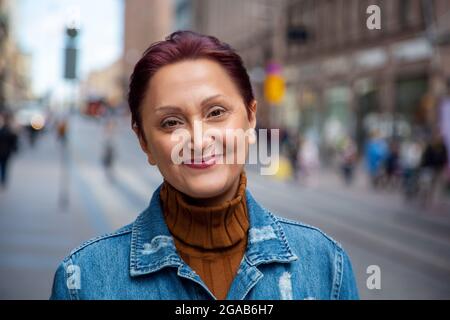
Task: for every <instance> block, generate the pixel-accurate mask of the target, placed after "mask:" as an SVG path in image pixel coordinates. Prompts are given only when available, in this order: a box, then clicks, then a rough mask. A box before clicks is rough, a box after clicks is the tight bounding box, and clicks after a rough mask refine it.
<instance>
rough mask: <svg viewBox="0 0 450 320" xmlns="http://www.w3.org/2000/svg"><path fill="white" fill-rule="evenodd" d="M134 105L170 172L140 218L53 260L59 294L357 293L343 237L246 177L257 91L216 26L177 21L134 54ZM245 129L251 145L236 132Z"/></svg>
mask: <svg viewBox="0 0 450 320" xmlns="http://www.w3.org/2000/svg"><path fill="white" fill-rule="evenodd" d="M129 105H130V109H131V114H132V128H133V130H134V132H135V133H136V135H137V137H138V139H139V142H140V145H141V148H142V150H143V151H144V152H145V153H146V155H147V158H148V162H149V163H150V165H156V166H157V167H158V169H159V170H160V172H161V174H162V175H163V177H164V182H163V183H162V184H161V185H160V186H159V187H158V188H157V189H156V191H155V192H154V193H153V197H152V199H151V202H150V205H149V207H148V208H147V209H146V210H145V211H144V212H142V213H141V214H140V215H139V217H138V218H137V219H136V221H135V222H134V223H132V224H130V225H128V226H125V227H123V228H121V229H120V230H118V231H116V232H114V233H112V234H108V235H105V236H101V237H98V238H95V239H92V240H90V241H88V242H86V243H84V244H83V245H81V246H80V247H78V248H76V249H75V250H73V251H72V252H71V254H70V255H69V256H68V257H67V258H66V259H65V260H64V261H63V262H62V263H61V265H60V266H59V268H58V270H57V271H56V275H55V279H54V285H53V292H52V298H54V299H311V298H315V299H354V298H357V297H358V295H357V288H356V285H355V280H354V276H353V272H352V267H351V264H350V261H349V259H348V256H347V255H346V253H345V252H344V251H343V249H342V248H341V247H340V246H339V244H338V243H336V242H335V241H333V240H332V239H330V238H328V237H327V236H326V235H324V234H323V233H322V232H321V231H319V230H317V229H315V228H312V227H309V226H305V225H303V224H300V223H298V222H295V221H291V220H287V219H284V218H281V217H278V216H275V215H273V214H272V213H271V212H269V211H267V210H266V209H264V208H263V207H262V206H261V205H259V204H258V202H256V200H255V199H254V198H253V197H252V195H251V194H250V192H249V191H248V190H247V189H246V184H247V179H246V175H245V171H244V163H241V161H237V158H238V157H237V156H238V154H239V152H240V151H242V150H240V149H239V148H243V151H244V153H245V156H247V154H248V145H249V144H250V143H255V140H256V139H255V133H254V128H255V125H256V118H255V116H256V101H255V99H254V96H253V92H252V88H251V85H250V81H249V77H248V74H247V72H246V70H245V68H244V66H243V63H242V60H241V58H240V57H239V56H238V55H237V54H236V53H235V52H234V51H233V49H231V48H230V47H229V46H228V45H227V44H225V43H223V42H220V41H219V40H217V39H216V38H214V37H210V36H204V35H200V34H197V33H193V32H189V31H179V32H175V33H173V34H172V35H170V36H169V37H168V38H167V39H166V40H165V41H162V42H158V43H155V44H153V45H152V46H150V48H149V49H147V51H146V52H145V53H144V55H143V57H142V58H141V60H140V61H139V62H138V63H137V65H136V67H135V69H134V72H133V75H132V76H131V83H130V91H129ZM198 129H201V130H202V132H203V131H205V132H208V131H213V132H215V135H214V134H211V135H207V134H205V135H202V134H199V133H198ZM243 131H244V132H246V134H245V139H244V144H243V145H242V144H241V145H239V143H236V144H234V143H230V140H229V137H230V135H231V137H232V134H233V133H235V132H243ZM247 133H249V134H247ZM180 146H182V148H181V147H180ZM174 150H175V151H174ZM230 155H231V157H230V158H231V159H232V161H228V159H229V158H228V157H229V156H230ZM180 158H181V159H180ZM224 158H226V159H227V161H223V160H224Z"/></svg>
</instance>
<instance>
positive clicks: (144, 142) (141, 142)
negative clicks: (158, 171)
mask: <svg viewBox="0 0 450 320" xmlns="http://www.w3.org/2000/svg"><path fill="white" fill-rule="evenodd" d="M131 127H132V129H133V131H134V133H135V134H136V136H137V138H138V140H139V145H140V146H141V149H142V151H144V153H145V154H146V155H147V161H148V163H149V164H150V165H152V166H154V165H156V161H155V158H154V157H153V154H152V152H151V151H150V148H149V147H148V144H147V139H145V137H144V132H143V131H141V130H139V128H138V126H137V124H135V123H134V124H132V125H131Z"/></svg>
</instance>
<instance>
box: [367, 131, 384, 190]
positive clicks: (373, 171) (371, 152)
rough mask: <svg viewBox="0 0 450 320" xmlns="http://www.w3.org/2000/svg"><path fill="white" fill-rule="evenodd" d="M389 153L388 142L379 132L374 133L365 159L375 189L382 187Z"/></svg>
mask: <svg viewBox="0 0 450 320" xmlns="http://www.w3.org/2000/svg"><path fill="white" fill-rule="evenodd" d="M387 153H388V147H387V144H386V141H385V140H384V139H383V138H382V137H381V136H380V133H379V131H373V132H372V134H371V138H370V140H369V141H368V142H367V144H366V147H365V159H366V164H367V171H368V173H369V178H370V182H371V184H372V186H373V187H374V188H376V187H378V186H379V185H380V181H381V179H382V177H383V174H384V172H383V169H384V162H385V160H386V157H387Z"/></svg>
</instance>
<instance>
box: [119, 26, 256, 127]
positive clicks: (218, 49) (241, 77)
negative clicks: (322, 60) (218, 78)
mask: <svg viewBox="0 0 450 320" xmlns="http://www.w3.org/2000/svg"><path fill="white" fill-rule="evenodd" d="M198 58H207V59H211V60H213V61H215V62H217V63H219V64H220V65H221V66H222V67H223V68H224V69H225V70H226V71H227V73H228V74H229V76H230V77H231V78H232V80H233V81H234V82H235V84H236V86H237V88H238V90H239V93H240V94H241V96H242V99H243V101H244V104H245V106H246V109H247V114H249V108H250V105H251V103H252V101H253V100H254V95H253V90H252V86H251V83H250V78H249V76H248V74H247V70H246V69H245V67H244V64H243V62H242V59H241V57H240V56H239V55H238V54H237V53H236V51H235V50H234V49H233V48H232V47H231V46H230V45H228V44H227V43H224V42H221V41H220V40H218V39H217V38H215V37H213V36H207V35H202V34H199V33H196V32H193V31H176V32H174V33H172V34H171V35H169V36H168V37H167V38H166V39H165V40H164V41H159V42H155V43H153V44H152V45H150V47H149V48H148V49H147V50H145V52H144V54H143V55H142V57H141V59H140V60H139V61H138V62H137V64H136V66H135V67H134V71H133V74H132V75H131V77H130V88H129V92H128V104H129V106H130V111H131V122H132V125H133V126H135V127H136V128H137V129H138V132H139V133H142V123H141V116H140V105H141V104H142V101H143V100H144V97H145V94H146V91H147V88H148V84H149V82H150V80H151V78H152V77H153V75H154V74H155V73H156V72H157V71H158V70H159V69H160V68H161V67H164V66H166V65H169V64H172V63H175V62H179V61H181V60H187V59H198Z"/></svg>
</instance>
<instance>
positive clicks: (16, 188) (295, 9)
mask: <svg viewBox="0 0 450 320" xmlns="http://www.w3.org/2000/svg"><path fill="white" fill-rule="evenodd" d="M180 30H184V31H193V32H194V33H196V34H197V33H198V34H201V35H207V36H213V37H216V38H217V39H213V38H210V37H208V38H207V39H209V40H208V41H212V42H214V43H216V41H217V43H222V42H224V43H226V44H227V46H225V45H224V47H227V48H228V45H229V46H230V47H231V48H233V50H234V51H235V52H236V53H237V54H238V55H239V57H240V58H241V59H242V63H243V67H244V68H245V71H246V72H243V71H242V75H241V76H239V77H234V76H231V73H228V75H230V76H231V77H230V79H231V80H233V81H234V82H236V83H237V85H238V86H237V87H236V88H240V85H239V83H240V82H246V81H247V82H248V81H249V82H250V84H248V83H247V88H248V89H246V90H244V91H251V92H250V93H251V95H250V94H245V95H243V94H242V92H240V91H242V90H241V89H240V90H239V92H240V94H241V95H242V97H243V98H245V99H244V100H245V101H244V102H245V103H246V105H245V107H246V108H247V110H246V111H247V112H248V111H249V110H250V109H251V108H253V107H252V105H253V102H255V101H256V102H257V112H256V121H255V122H256V125H255V126H256V127H255V129H256V132H257V133H258V134H259V135H258V136H257V137H256V139H255V140H257V142H258V143H259V144H258V148H261V147H266V146H267V147H269V149H270V152H269V154H270V158H271V157H272V155H273V156H274V159H278V160H277V161H276V164H278V165H279V166H278V169H277V171H276V172H274V173H273V174H272V175H264V174H262V173H261V171H260V169H261V166H263V165H264V163H263V162H264V161H261V154H260V155H259V156H260V157H259V158H258V160H259V161H260V162H259V163H257V164H254V163H252V164H247V167H246V172H247V176H248V189H249V190H250V192H252V194H253V195H254V197H255V198H256V200H258V202H259V203H261V204H262V205H264V206H265V207H267V208H268V209H270V210H271V211H272V212H274V213H275V214H277V215H280V216H284V217H286V218H289V219H292V220H296V221H300V222H303V223H305V224H308V225H312V226H314V227H317V228H319V229H321V230H323V231H324V232H325V233H326V234H327V235H329V236H330V237H332V238H333V239H335V240H336V241H338V242H339V243H341V244H342V246H343V247H344V249H345V250H346V252H348V254H349V256H350V258H351V261H352V263H353V268H354V270H355V274H356V277H357V283H358V287H359V292H360V297H361V298H362V299H450V160H449V159H450V1H448V0H434V1H422V0H389V1H384V0H372V1H361V0H314V1H311V0H276V1H274V0H245V1H241V0H96V1H90V0H64V1H63V0H40V1H35V0H0V300H1V299H28V298H29V299H47V298H48V297H49V296H50V292H51V286H52V282H53V276H54V273H55V271H56V268H57V266H58V264H59V263H60V262H61V261H62V259H63V258H64V257H66V256H67V255H68V254H69V253H70V250H72V249H74V248H76V247H77V246H79V245H80V244H82V243H83V242H84V241H86V240H88V239H90V238H92V237H95V236H98V235H100V234H105V233H108V232H112V231H114V230H116V229H118V228H119V227H121V226H124V225H126V224H128V223H131V222H133V221H134V219H135V218H136V217H137V215H138V214H139V213H140V212H142V210H144V209H145V208H146V207H147V206H148V203H149V201H150V198H151V196H152V193H153V192H154V190H155V189H156V187H157V186H158V185H159V184H160V183H161V182H162V176H161V174H160V173H159V171H158V169H157V168H156V167H152V166H150V165H149V164H148V163H147V159H146V156H145V154H144V153H143V152H142V150H141V148H140V146H139V143H138V140H137V138H136V136H135V135H134V133H133V131H132V130H131V126H130V122H131V119H130V118H131V115H132V114H133V116H135V117H136V118H139V117H140V116H141V115H140V114H141V112H142V110H141V109H142V108H143V107H144V106H145V107H146V108H150V110H151V108H152V106H147V105H144V103H142V101H141V100H140V97H147V94H148V92H149V91H150V89H149V87H150V86H149V85H148V83H147V86H145V85H142V86H141V87H142V90H143V92H142V94H138V95H135V94H129V93H130V91H133V90H130V79H132V78H131V75H132V73H133V70H135V66H136V64H137V62H138V61H139V60H140V59H141V58H142V57H143V55H144V56H145V52H147V53H148V51H147V49H148V48H149V46H150V45H152V44H154V43H156V42H159V41H161V40H164V39H168V38H167V37H168V36H169V37H170V35H171V34H174V32H176V31H180ZM179 34H180V33H175V35H177V36H178V35H179ZM186 34H192V33H191V32H186ZM169 39H171V38H169ZM203 39H205V38H203ZM170 41H172V40H170ZM208 43H209V42H208ZM194 47H195V48H197V47H196V46H194ZM189 48H191V46H189ZM227 50H228V49H227ZM190 54H191V53H190ZM190 54H189V55H188V57H189V59H190V58H191V55H190ZM195 58H198V56H195ZM200 58H204V55H201V56H200ZM144 60H145V59H144ZM163 60H164V59H163ZM169 60H170V59H169ZM237 60H239V61H241V60H240V59H237ZM161 61H162V60H161ZM164 61H165V60H164ZM176 61H177V62H178V61H179V60H176ZM146 63H147V62H145V63H143V64H138V68H137V69H138V70H139V68H140V67H142V66H146V67H147V64H146ZM161 63H162V62H161ZM164 63H165V62H164ZM164 63H162V64H163V65H164ZM169 64H170V63H169ZM239 64H240V62H239ZM146 67H145V68H146ZM221 67H224V66H223V65H222V66H221ZM142 68H144V67H142ZM162 68H165V66H163V67H162ZM240 68H241V69H242V67H240ZM149 69H152V70H153V67H152V68H150V67H149ZM156 69H158V68H156ZM225 69H226V68H225ZM148 71H149V70H147V69H146V70H145V72H144V73H146V72H148ZM135 74H138V75H139V74H141V73H139V72H136V73H135ZM185 75H191V72H179V73H178V72H177V73H176V77H180V78H182V79H183V80H185V78H187V77H185ZM225 76H226V75H225ZM247 76H248V77H247ZM144 78H145V77H144ZM238 78H239V79H241V78H245V79H243V80H242V79H241V80H239V81H236V79H238ZM133 79H141V77H137V78H136V77H133ZM142 79H143V78H142ZM246 79H248V80H246ZM149 81H150V82H151V81H152V78H150V80H149ZM136 82H139V86H140V85H141V84H144V82H146V81H145V80H143V81H141V80H136ZM141 82H142V83H141ZM187 82H190V80H189V81H187ZM205 82H207V83H208V84H209V82H210V81H209V80H208V81H205ZM224 82H226V81H220V83H221V84H223V83H224ZM238 82H239V83H238ZM155 83H157V84H161V83H164V81H157V82H155ZM202 84H203V83H202ZM131 87H133V88H134V87H135V86H134V85H132V86H131ZM205 87H207V86H205ZM250 87H251V90H250V89H249V88H250ZM139 90H140V89H139ZM168 92H169V95H170V96H171V99H172V98H173V97H172V96H175V94H173V93H175V92H176V93H189V94H192V96H195V95H194V94H193V93H192V92H193V91H192V90H190V89H189V90H188V89H186V90H183V89H182V87H180V86H179V85H177V86H176V87H174V88H173V90H168ZM138 96H139V97H138ZM244 96H245V97H244ZM247 96H249V97H250V96H251V97H254V100H252V102H251V103H250V102H248V101H247V98H246V97H247ZM138 98H139V99H138ZM252 99H253V98H252ZM144 100H145V99H144ZM189 100H190V99H189V98H183V99H180V100H179V101H181V103H178V102H175V103H173V102H171V103H167V101H165V104H170V106H172V105H173V106H177V107H182V108H180V110H181V109H183V108H185V107H186V106H187V107H186V108H185V109H189V108H191V109H192V106H193V105H194V104H192V105H191V104H190V103H191V101H189ZM206 100H208V99H206ZM133 101H134V102H133ZM138 101H141V102H139V103H138ZM169 102H170V101H169ZM185 103H186V106H184V104H185ZM192 103H193V102H192ZM209 103H210V104H213V103H212V102H209ZM148 104H150V103H148ZM155 104H156V103H155ZM178 104H180V106H178ZM218 104H219V103H217V102H214V104H213V107H216V106H217V105H218ZM181 105H183V106H181ZM199 106H200V104H199ZM202 108H203V107H202ZM130 109H132V110H130ZM202 110H203V109H202ZM205 110H206V109H205ZM191 111H192V110H191ZM191 111H190V112H189V113H190V114H194V113H193V112H191ZM240 111H242V112H243V109H240ZM201 112H204V111H201ZM176 115H178V114H176ZM172 116H174V115H172ZM178 116H180V117H181V118H183V119H185V118H186V117H185V115H184V114H181V115H178ZM248 118H249V119H250V117H248ZM142 120H143V122H145V121H149V120H148V118H146V119H142ZM165 120H167V119H165ZM172 120H174V119H172ZM204 120H205V121H206V120H208V119H207V117H206V116H204ZM202 121H203V120H202ZM166 122H167V121H166ZM137 123H139V119H138V121H137ZM155 123H156V122H155ZM215 124H216V125H217V124H218V123H215ZM159 126H160V127H158V129H161V131H162V129H166V128H163V121H161V122H160V123H159ZM154 127H155V128H156V127H157V125H155V126H154ZM189 127H190V129H192V128H193V126H192V125H191V124H189ZM224 127H225V126H224ZM246 127H247V126H246ZM227 128H228V125H227ZM264 133H268V136H267V141H262V143H261V134H264ZM272 134H274V135H272ZM167 137H168V136H165V138H167ZM172 137H173V136H172ZM165 138H164V137H163V138H161V139H160V140H164V139H165ZM159 142H160V141H159V140H158V143H159ZM272 142H274V144H272ZM162 144H164V141H162ZM255 145H256V144H254V145H252V146H255ZM255 151H257V150H255V149H252V151H251V152H255ZM269 154H267V156H269ZM253 155H254V154H253ZM274 163H275V162H274ZM208 200H210V199H208ZM188 234H189V233H188ZM301 258H302V257H300V259H301ZM203 262H204V261H203ZM374 270H375V271H374ZM377 270H379V271H380V276H381V278H380V279H381V288H374V287H373V284H374V282H373V279H374V278H373V277H372V276H373V275H375V274H374V272H375V273H377ZM168 290H170V289H169V288H168Z"/></svg>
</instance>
